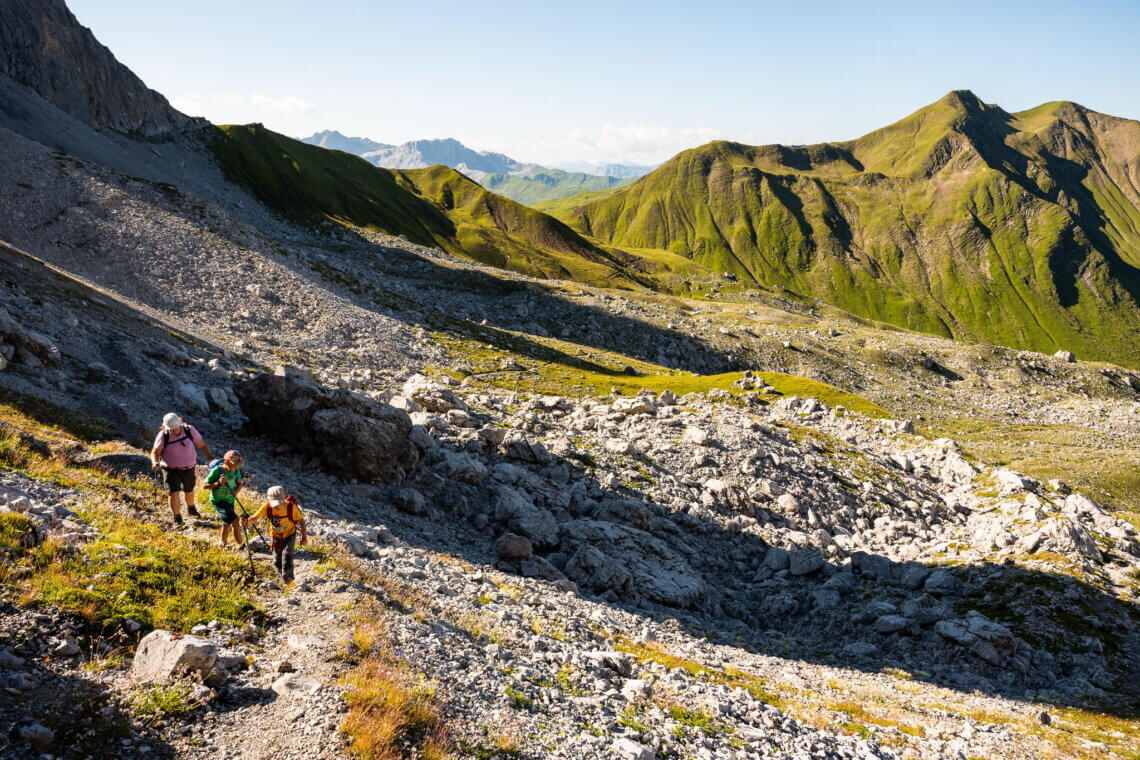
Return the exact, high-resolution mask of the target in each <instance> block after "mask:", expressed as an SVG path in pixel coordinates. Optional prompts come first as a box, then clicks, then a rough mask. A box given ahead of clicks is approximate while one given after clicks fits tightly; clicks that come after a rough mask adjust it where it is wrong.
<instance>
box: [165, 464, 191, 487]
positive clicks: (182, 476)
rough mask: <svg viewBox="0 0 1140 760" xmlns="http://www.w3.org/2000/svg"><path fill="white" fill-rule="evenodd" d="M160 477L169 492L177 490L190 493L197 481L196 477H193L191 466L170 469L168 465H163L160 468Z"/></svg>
mask: <svg viewBox="0 0 1140 760" xmlns="http://www.w3.org/2000/svg"><path fill="white" fill-rule="evenodd" d="M162 479H163V481H164V482H165V483H166V487H167V488H169V489H170V492H171V493H178V492H179V491H185V492H186V493H190V492H191V491H193V490H194V485H195V484H196V482H197V479H196V478H195V477H194V469H193V468H190V469H188V470H172V469H170V468H169V467H164V468H163V470H162Z"/></svg>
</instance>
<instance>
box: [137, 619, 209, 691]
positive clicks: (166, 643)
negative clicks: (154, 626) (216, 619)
mask: <svg viewBox="0 0 1140 760" xmlns="http://www.w3.org/2000/svg"><path fill="white" fill-rule="evenodd" d="M217 660H218V647H217V645H216V644H214V643H213V642H212V641H210V640H209V639H204V638H202V637H200V636H184V635H182V634H180V633H174V632H173V631H162V630H159V631H151V632H150V633H149V634H147V635H146V637H145V638H144V639H143V640H142V641H140V642H139V646H138V649H136V650H135V659H134V661H133V662H132V663H131V673H132V675H134V677H135V679H136V680H138V681H142V682H146V681H166V680H169V679H170V678H171V677H172V676H175V675H178V674H181V673H189V672H196V673H199V674H201V675H203V676H205V675H208V674H209V672H210V670H211V669H213V667H214V664H215V663H216V662H217Z"/></svg>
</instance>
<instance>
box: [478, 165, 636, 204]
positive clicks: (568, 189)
mask: <svg viewBox="0 0 1140 760" xmlns="http://www.w3.org/2000/svg"><path fill="white" fill-rule="evenodd" d="M632 181H633V180H632V179H620V178H617V177H602V176H599V175H597V174H583V173H582V172H564V171H562V170H561V169H547V168H545V167H543V168H541V169H540V170H538V171H536V172H535V173H532V174H526V175H520V174H484V175H482V176H480V177H479V178H478V182H479V184H480V185H482V186H483V187H485V188H487V189H488V190H490V191H491V192H493V193H498V194H499V195H502V196H505V197H507V198H510V199H511V200H515V201H518V202H519V203H525V204H526V205H528V206H533V205H535V204H536V203H539V202H541V201H548V200H553V199H556V198H565V197H567V196H570V195H575V194H577V193H581V192H583V191H590V190H609V189H611V188H615V187H621V186H622V185H628V184H629V183H630V182H632Z"/></svg>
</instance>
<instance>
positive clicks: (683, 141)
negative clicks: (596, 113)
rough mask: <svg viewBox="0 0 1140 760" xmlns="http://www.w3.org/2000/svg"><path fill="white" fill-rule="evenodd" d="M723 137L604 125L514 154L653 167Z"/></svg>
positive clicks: (695, 130)
mask: <svg viewBox="0 0 1140 760" xmlns="http://www.w3.org/2000/svg"><path fill="white" fill-rule="evenodd" d="M723 137H724V132H722V131H721V130H719V129H713V128H711V127H685V128H676V127H659V126H653V125H638V124H625V125H619V124H606V125H605V126H603V127H601V128H600V129H598V130H594V131H587V130H584V129H573V130H570V132H568V133H566V134H565V135H562V136H560V137H552V138H548V139H541V140H537V141H534V142H531V143H526V144H523V145H520V146H519V147H518V149H517V150H518V151H519V153H520V154H525V155H526V156H527V157H528V158H529V159H530V160H535V161H538V162H544V161H545V162H547V163H558V162H566V161H584V162H590V163H599V164H600V163H636V164H657V163H660V162H662V161H664V160H666V159H668V158H669V157H671V156H673V155H675V154H676V153H679V152H680V151H682V150H685V149H686V148H693V147H696V146H698V145H702V144H704V143H707V142H709V141H710V140H717V139H720V138H723Z"/></svg>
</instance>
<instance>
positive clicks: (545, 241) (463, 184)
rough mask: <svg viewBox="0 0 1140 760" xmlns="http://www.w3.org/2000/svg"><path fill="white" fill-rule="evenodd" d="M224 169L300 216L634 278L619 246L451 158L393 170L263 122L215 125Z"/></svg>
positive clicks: (585, 277)
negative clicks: (465, 171)
mask: <svg viewBox="0 0 1140 760" xmlns="http://www.w3.org/2000/svg"><path fill="white" fill-rule="evenodd" d="M213 138H214V139H213V149H214V153H215V155H216V156H217V158H218V161H219V162H220V164H221V165H222V168H223V169H224V171H225V172H226V175H227V176H228V177H229V178H230V179H231V180H232V181H235V182H238V183H240V184H242V185H244V186H245V187H246V188H248V189H249V190H250V191H251V192H252V193H253V194H254V195H255V196H257V197H258V198H259V199H260V200H261V201H262V202H263V203H265V204H266V205H268V206H269V207H271V208H273V209H276V210H277V211H279V212H281V213H283V214H285V215H286V216H289V217H291V218H293V219H296V220H298V221H302V222H306V223H318V222H322V221H326V220H333V221H336V222H340V223H344V224H349V225H353V226H358V227H363V228H368V229H374V230H378V231H381V232H385V233H388V234H392V235H403V236H405V237H406V238H407V239H409V240H411V241H413V242H416V243H420V244H422V245H431V246H439V247H440V248H443V249H444V250H446V251H448V252H450V253H453V254H455V255H457V256H463V257H466V258H470V259H474V260H476V261H480V262H483V263H486V264H490V265H493V266H498V267H503V268H508V269H513V270H515V271H518V272H523V273H525V274H530V275H535V276H540V277H551V278H561V279H574V280H579V281H582V282H591V283H595V284H604V285H613V286H630V285H634V284H635V283H636V282H637V280H636V279H635V277H634V276H631V275H630V274H628V273H627V272H626V269H625V268H624V267H623V265H622V264H621V263H620V262H619V261H618V260H617V259H616V258H615V257H614V255H613V254H611V253H609V252H607V251H605V250H603V249H602V248H600V247H599V246H597V245H595V244H594V243H592V242H590V241H587V240H585V239H584V238H582V237H581V236H580V235H579V234H578V233H576V232H574V231H573V230H571V229H570V228H569V227H567V226H566V225H565V224H563V223H562V222H560V221H558V220H556V219H554V218H553V217H550V216H547V215H546V214H542V213H540V212H538V211H535V210H534V209H531V208H528V207H526V206H524V205H522V204H519V203H516V202H515V201H512V200H508V199H506V198H502V197H500V196H498V195H495V194H494V193H491V192H488V191H487V190H485V189H484V188H482V187H480V186H479V185H477V184H476V183H474V182H472V181H471V180H470V179H468V178H467V177H465V176H463V175H462V174H460V173H459V172H456V171H455V170H453V169H449V168H447V167H445V166H431V167H428V168H426V169H406V170H389V169H380V168H377V167H375V166H372V165H371V164H369V163H368V162H367V161H365V160H364V159H362V158H360V157H358V156H354V155H351V154H348V153H342V152H340V151H334V150H326V149H324V148H319V147H316V146H313V145H307V144H305V143H302V142H300V141H298V140H293V139H291V138H289V137H285V136H284V135H280V134H277V133H276V132H273V131H271V130H268V129H266V128H265V127H263V126H261V125H258V124H250V125H242V126H224V127H217V128H216V131H215V132H214V133H213Z"/></svg>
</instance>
